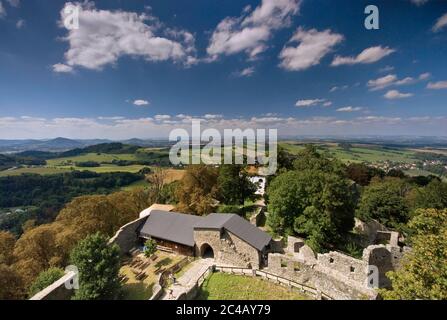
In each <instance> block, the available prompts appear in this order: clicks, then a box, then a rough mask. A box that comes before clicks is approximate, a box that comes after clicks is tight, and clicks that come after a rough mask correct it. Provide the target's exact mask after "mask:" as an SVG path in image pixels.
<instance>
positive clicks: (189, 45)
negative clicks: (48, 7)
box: [59, 2, 197, 70]
mask: <svg viewBox="0 0 447 320" xmlns="http://www.w3.org/2000/svg"><path fill="white" fill-rule="evenodd" d="M77 4H79V3H77ZM68 5H71V3H70V2H68V3H66V4H65V7H66V6H68ZM79 5H81V6H82V10H81V11H80V15H79V25H80V27H79V29H73V30H68V34H67V36H66V37H64V38H63V39H64V40H65V41H67V42H68V44H69V49H68V50H67V51H66V52H65V60H66V62H65V64H66V65H69V66H70V67H77V66H79V67H83V68H86V69H93V70H101V69H102V68H104V67H105V66H106V65H109V64H115V63H116V62H117V61H118V59H119V58H120V57H122V56H131V57H141V58H144V59H145V60H147V61H155V62H157V61H167V60H172V61H174V62H179V63H183V64H185V65H189V64H193V63H196V62H197V59H196V58H195V45H194V36H193V35H192V34H191V33H189V32H187V31H184V30H173V29H169V28H164V26H163V24H162V23H160V22H159V21H158V20H157V19H156V18H155V17H153V16H150V15H149V14H147V13H142V14H137V13H133V12H126V11H121V10H118V11H109V10H99V9H96V8H95V7H94V3H92V2H84V3H82V4H79ZM65 7H64V8H63V9H62V10H61V13H60V15H61V20H60V22H59V23H60V26H61V27H63V21H64V17H65V13H64V9H65ZM163 28H164V30H160V29H163ZM163 33H164V34H166V37H163ZM168 37H169V38H168Z"/></svg>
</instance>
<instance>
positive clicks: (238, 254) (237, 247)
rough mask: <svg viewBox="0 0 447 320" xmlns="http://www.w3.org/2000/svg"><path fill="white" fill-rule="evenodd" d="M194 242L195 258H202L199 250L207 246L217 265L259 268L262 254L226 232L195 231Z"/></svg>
mask: <svg viewBox="0 0 447 320" xmlns="http://www.w3.org/2000/svg"><path fill="white" fill-rule="evenodd" d="M194 241H195V243H196V250H197V252H196V255H197V256H202V255H203V252H202V251H201V250H203V248H204V246H205V247H206V245H209V246H210V247H211V248H212V250H213V252H214V258H215V260H216V261H217V262H218V263H223V264H229V265H234V266H239V267H252V268H256V269H259V267H260V264H261V254H262V253H260V252H259V251H258V250H256V248H253V247H252V246H250V245H249V244H248V243H246V242H245V241H243V240H242V239H240V238H239V237H237V236H235V235H234V234H232V233H231V232H229V231H227V230H223V231H220V230H205V229H195V230H194Z"/></svg>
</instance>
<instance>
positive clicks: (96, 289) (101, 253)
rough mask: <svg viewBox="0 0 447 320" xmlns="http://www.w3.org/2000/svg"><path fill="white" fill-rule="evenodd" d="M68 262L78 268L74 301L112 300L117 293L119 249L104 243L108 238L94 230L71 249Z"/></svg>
mask: <svg viewBox="0 0 447 320" xmlns="http://www.w3.org/2000/svg"><path fill="white" fill-rule="evenodd" d="M71 263H72V264H73V265H75V266H76V267H78V269H79V290H77V291H76V294H75V297H74V298H75V299H77V300H112V299H116V298H117V297H118V294H119V292H120V287H121V285H120V281H119V268H120V249H119V247H118V246H117V245H110V246H109V245H108V238H107V237H106V236H103V235H101V234H100V233H96V234H94V235H90V236H88V237H87V238H85V239H84V240H82V241H81V242H79V244H78V245H77V246H76V247H75V248H74V249H73V251H72V253H71Z"/></svg>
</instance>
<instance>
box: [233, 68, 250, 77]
mask: <svg viewBox="0 0 447 320" xmlns="http://www.w3.org/2000/svg"><path fill="white" fill-rule="evenodd" d="M254 72H255V68H254V67H247V68H245V69H242V70H239V71H236V72H234V73H233V75H234V76H235V77H251V76H252V75H253V73H254Z"/></svg>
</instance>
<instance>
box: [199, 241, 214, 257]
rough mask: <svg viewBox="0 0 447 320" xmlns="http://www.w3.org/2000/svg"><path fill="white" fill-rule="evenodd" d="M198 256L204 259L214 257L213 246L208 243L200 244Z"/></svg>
mask: <svg viewBox="0 0 447 320" xmlns="http://www.w3.org/2000/svg"><path fill="white" fill-rule="evenodd" d="M200 256H201V257H202V258H204V259H206V258H214V250H213V248H212V247H211V246H210V245H209V244H208V243H204V244H202V246H201V247H200Z"/></svg>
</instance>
